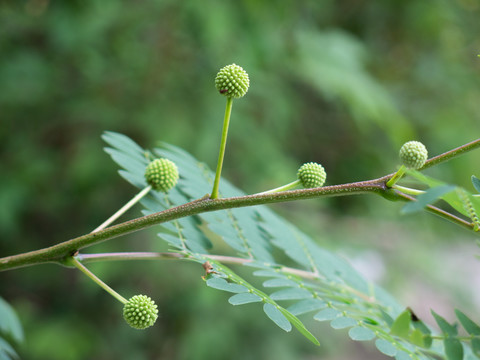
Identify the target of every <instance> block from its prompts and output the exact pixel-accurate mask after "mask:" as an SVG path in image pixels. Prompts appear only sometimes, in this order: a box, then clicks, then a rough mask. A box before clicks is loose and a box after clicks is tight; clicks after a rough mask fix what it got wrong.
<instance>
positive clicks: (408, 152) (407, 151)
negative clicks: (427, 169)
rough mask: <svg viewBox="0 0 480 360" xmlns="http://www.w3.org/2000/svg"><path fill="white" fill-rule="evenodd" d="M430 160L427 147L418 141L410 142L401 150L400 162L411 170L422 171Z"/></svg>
mask: <svg viewBox="0 0 480 360" xmlns="http://www.w3.org/2000/svg"><path fill="white" fill-rule="evenodd" d="M427 159H428V151H427V148H426V147H425V145H423V144H422V143H421V142H418V141H409V142H406V143H405V144H403V146H402V147H401V149H400V160H401V161H402V163H403V165H405V166H406V167H407V168H410V169H420V168H421V167H422V166H423V165H424V164H425V162H426V161H427Z"/></svg>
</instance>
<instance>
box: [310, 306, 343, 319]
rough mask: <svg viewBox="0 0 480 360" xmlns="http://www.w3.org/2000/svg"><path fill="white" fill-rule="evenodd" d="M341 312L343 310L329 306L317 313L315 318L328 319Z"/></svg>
mask: <svg viewBox="0 0 480 360" xmlns="http://www.w3.org/2000/svg"><path fill="white" fill-rule="evenodd" d="M340 314H341V312H340V311H338V310H336V309H332V308H327V309H324V310H321V311H319V312H318V313H316V314H315V316H314V317H313V318H314V319H315V320H317V321H327V320H333V319H335V318H336V317H337V316H339V315H340Z"/></svg>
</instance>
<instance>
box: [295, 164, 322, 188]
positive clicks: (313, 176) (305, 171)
mask: <svg viewBox="0 0 480 360" xmlns="http://www.w3.org/2000/svg"><path fill="white" fill-rule="evenodd" d="M297 177H298V180H300V182H301V183H302V185H303V187H304V188H307V189H308V188H314V187H320V186H322V185H323V184H324V183H325V179H326V178H327V173H326V172H325V169H324V168H323V166H322V165H320V164H317V163H314V162H310V163H306V164H303V165H302V166H301V167H300V169H298V172H297Z"/></svg>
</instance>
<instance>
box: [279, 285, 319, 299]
mask: <svg viewBox="0 0 480 360" xmlns="http://www.w3.org/2000/svg"><path fill="white" fill-rule="evenodd" d="M270 297H271V298H272V299H273V300H300V299H309V298H312V297H313V295H312V293H311V292H310V291H308V290H305V289H301V288H289V289H283V290H279V291H276V292H274V293H273V294H270Z"/></svg>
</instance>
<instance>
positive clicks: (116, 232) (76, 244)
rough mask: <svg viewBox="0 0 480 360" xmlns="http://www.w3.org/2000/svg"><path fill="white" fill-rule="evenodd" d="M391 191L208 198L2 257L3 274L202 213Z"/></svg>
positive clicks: (346, 187)
mask: <svg viewBox="0 0 480 360" xmlns="http://www.w3.org/2000/svg"><path fill="white" fill-rule="evenodd" d="M387 190H388V189H387V188H386V187H385V184H384V178H380V179H376V180H370V181H362V182H357V183H351V184H343V185H333V186H324V187H321V188H313V189H300V190H292V191H282V192H278V193H273V194H263V195H245V196H238V197H231V198H225V199H215V200H214V199H210V198H209V197H204V198H201V199H198V200H194V201H191V202H189V203H186V204H183V205H179V206H175V207H173V208H170V209H167V210H164V211H160V212H158V213H154V214H151V215H147V216H143V217H140V218H138V219H134V220H130V221H126V222H124V223H121V224H118V225H113V226H110V227H108V228H106V229H103V230H100V231H98V232H95V233H90V234H86V235H83V236H79V237H77V238H74V239H71V240H68V241H65V242H62V243H59V244H56V245H53V246H51V247H48V248H44V249H41V250H35V251H31V252H27V253H22V254H19V255H14V256H8V257H4V258H0V271H3V270H8V269H13V268H17V267H22V266H29V265H34V264H41V263H48V262H54V263H60V264H65V261H66V259H68V258H69V257H70V256H71V255H73V254H74V253H75V252H76V251H77V250H80V249H82V248H85V247H87V246H91V245H93V244H98V243H100V242H103V241H106V240H110V239H113V238H115V237H118V236H121V235H126V234H130V233H132V232H135V231H139V230H142V229H145V228H148V227H150V226H153V225H157V224H161V223H164V222H167V221H171V220H175V219H179V218H183V217H186V216H190V215H196V214H200V213H203V212H210V211H216V210H224V209H232V208H238V207H245V206H254V205H262V204H271V203H278V202H286V201H294V200H300V199H313V198H318V197H324V196H342V195H354V194H368V193H376V194H382V193H384V192H385V191H387ZM67 265H68V263H67Z"/></svg>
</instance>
